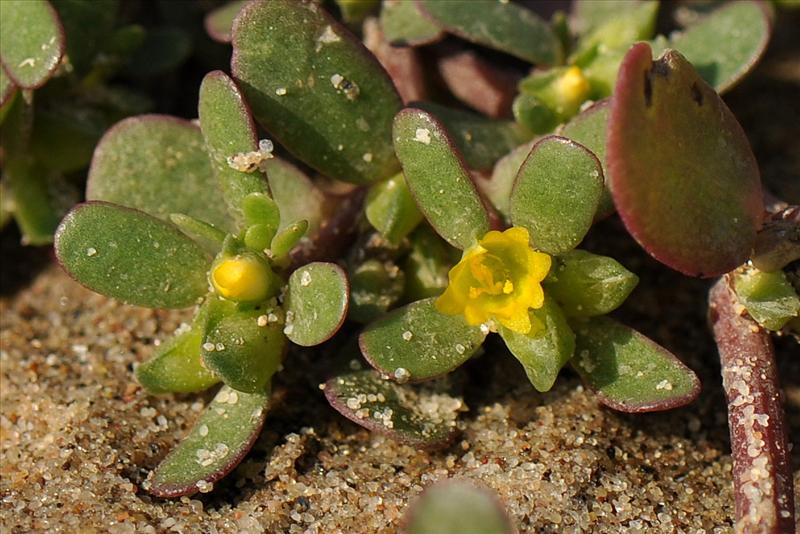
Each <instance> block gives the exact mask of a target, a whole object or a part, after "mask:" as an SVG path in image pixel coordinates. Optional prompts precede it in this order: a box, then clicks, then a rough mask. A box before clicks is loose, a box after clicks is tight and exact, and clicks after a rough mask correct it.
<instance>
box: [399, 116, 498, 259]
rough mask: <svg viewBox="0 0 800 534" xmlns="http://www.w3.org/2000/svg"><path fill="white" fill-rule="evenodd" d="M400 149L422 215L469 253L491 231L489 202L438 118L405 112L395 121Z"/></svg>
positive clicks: (404, 169)
mask: <svg viewBox="0 0 800 534" xmlns="http://www.w3.org/2000/svg"><path fill="white" fill-rule="evenodd" d="M394 147H395V151H396V152H397V157H398V158H399V159H400V162H401V164H402V165H403V174H404V175H405V178H406V183H407V184H408V187H409V189H410V190H411V193H412V194H413V195H414V198H415V200H416V201H417V205H418V206H419V208H420V211H422V213H423V214H424V215H425V218H426V219H428V222H430V224H431V226H433V228H434V229H435V230H436V232H437V233H438V234H439V235H441V236H442V237H443V238H445V239H446V240H447V241H448V242H449V243H450V244H452V245H453V246H455V247H459V248H461V249H464V248H467V247H469V246H470V245H472V244H473V243H474V242H475V240H476V239H477V238H478V237H480V236H483V234H485V233H486V232H488V231H489V215H488V213H487V212H486V208H485V207H484V205H483V201H482V200H481V197H480V195H478V191H477V190H476V188H475V184H474V183H473V182H472V179H471V178H470V175H469V172H467V169H466V167H465V166H464V163H463V161H462V159H461V154H460V153H459V152H458V150H457V149H456V148H455V146H453V142H452V141H451V138H450V135H449V134H448V132H447V130H445V128H444V126H443V125H442V123H440V122H439V120H438V119H436V118H435V117H434V116H433V115H431V114H430V113H427V112H425V111H422V110H419V109H412V108H406V109H404V110H403V111H401V112H400V113H398V114H397V117H395V120H394Z"/></svg>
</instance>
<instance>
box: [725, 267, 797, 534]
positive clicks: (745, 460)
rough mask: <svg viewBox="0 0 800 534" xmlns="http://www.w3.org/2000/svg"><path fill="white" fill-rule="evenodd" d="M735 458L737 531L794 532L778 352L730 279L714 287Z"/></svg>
mask: <svg viewBox="0 0 800 534" xmlns="http://www.w3.org/2000/svg"><path fill="white" fill-rule="evenodd" d="M709 305H710V320H711V325H712V327H713V330H714V338H715V339H716V342H717V347H718V348H719V355H720V361H721V364H722V385H723V388H724V389H725V396H726V398H727V401H728V426H729V427H730V434H731V451H732V455H733V484H734V496H735V500H736V503H735V504H736V530H737V532H744V533H751V532H759V533H791V532H794V489H793V482H792V471H791V465H790V461H789V448H788V440H787V435H786V425H785V423H784V415H783V402H782V398H781V390H780V385H779V383H778V370H777V366H776V364H775V351H774V349H773V346H772V341H771V339H770V334H769V332H767V331H766V330H764V329H763V328H761V327H760V326H759V325H758V324H757V323H756V322H755V321H753V320H752V319H751V318H750V317H749V316H747V315H746V314H745V312H744V308H743V307H742V306H741V304H739V302H738V300H737V299H736V295H735V294H734V293H733V290H732V289H731V287H730V281H729V278H728V277H727V276H725V277H723V278H722V279H720V280H719V281H718V282H717V283H716V284H715V285H714V287H713V288H712V289H711V294H710V296H709Z"/></svg>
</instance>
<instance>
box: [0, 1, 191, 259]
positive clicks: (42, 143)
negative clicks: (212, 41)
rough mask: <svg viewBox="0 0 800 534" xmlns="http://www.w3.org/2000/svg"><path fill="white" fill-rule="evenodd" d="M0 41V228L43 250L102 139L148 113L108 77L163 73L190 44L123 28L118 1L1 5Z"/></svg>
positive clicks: (137, 97) (139, 98)
mask: <svg viewBox="0 0 800 534" xmlns="http://www.w3.org/2000/svg"><path fill="white" fill-rule="evenodd" d="M0 36H2V37H0V63H2V68H0V132H1V133H2V139H1V140H0V147H1V148H2V156H0V158H2V167H3V176H2V182H0V187H2V192H3V200H2V203H0V225H5V224H6V223H7V222H8V221H10V220H12V219H13V220H15V221H16V223H17V225H18V226H19V229H20V231H21V233H22V240H23V243H25V244H31V245H44V244H49V243H51V242H52V240H53V232H54V230H55V228H56V225H57V224H58V222H59V220H60V219H61V217H62V216H63V215H64V213H65V212H66V211H67V210H68V209H69V208H70V207H71V206H72V205H74V204H75V203H76V202H77V201H78V200H79V197H80V195H79V188H81V187H82V183H83V179H84V174H83V170H84V169H85V167H86V166H87V165H88V164H89V160H90V159H91V156H92V151H93V150H94V147H95V145H96V144H97V141H98V140H99V139H100V137H101V135H102V134H103V132H104V131H105V130H106V129H107V128H108V127H109V126H110V125H111V124H113V123H115V122H117V121H119V120H120V119H122V118H124V117H126V116H129V115H133V114H138V113H143V112H145V111H146V110H147V109H148V108H149V107H150V106H151V103H150V101H149V99H148V98H146V97H145V96H143V95H142V94H141V93H139V92H136V91H134V90H131V89H128V88H122V87H120V86H117V85H116V84H114V83H113V81H112V79H113V78H114V77H115V76H116V75H117V74H119V73H125V74H126V75H128V76H133V77H140V76H145V75H151V74H162V73H164V72H165V71H167V70H169V69H171V68H173V67H174V66H176V65H177V64H179V63H180V62H181V61H183V60H184V59H185V58H186V56H187V55H188V52H189V42H188V39H187V38H186V36H184V35H183V34H180V33H176V31H166V30H162V29H160V28H153V29H151V30H148V31H146V30H145V29H144V28H142V27H141V26H139V25H136V24H128V23H126V22H125V21H124V20H122V17H121V16H120V2H119V1H118V0H95V1H90V2H87V1H81V0H53V1H52V2H48V1H47V0H8V1H4V2H2V4H0ZM154 47H155V48H154ZM156 49H157V53H155V50H156ZM164 50H167V51H168V52H167V53H165V52H164ZM154 56H157V57H158V60H157V61H152V58H153V57H154Z"/></svg>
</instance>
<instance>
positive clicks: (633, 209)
mask: <svg viewBox="0 0 800 534" xmlns="http://www.w3.org/2000/svg"><path fill="white" fill-rule="evenodd" d="M655 139H657V140H658V142H657V143H656V142H653V140H655ZM606 150H607V152H606V154H607V156H606V157H607V163H608V172H609V179H610V182H609V183H610V186H611V193H612V195H613V197H614V204H615V205H616V207H617V212H618V213H619V215H620V217H621V218H622V221H623V223H624V224H625V227H626V228H627V229H628V231H629V232H630V233H631V235H632V236H633V237H634V239H636V241H638V242H639V244H640V245H641V246H642V247H643V248H644V249H645V250H646V251H647V252H648V253H649V254H650V255H652V256H653V257H654V258H656V259H657V260H659V261H660V262H662V263H664V264H666V265H667V266H669V267H671V268H673V269H675V270H678V271H680V272H682V273H684V274H687V275H690V276H703V277H709V276H716V275H720V274H722V273H726V272H728V271H730V270H732V269H734V268H735V267H736V266H738V265H741V264H742V263H743V262H744V261H745V260H746V259H747V257H748V256H749V254H750V251H751V250H752V249H753V246H754V243H755V237H756V230H757V229H758V227H759V226H760V224H761V217H762V213H763V202H762V194H761V181H760V178H759V172H758V165H757V163H756V160H755V157H754V156H753V152H752V150H751V149H750V144H749V143H748V141H747V137H746V136H745V134H744V131H743V130H742V127H741V126H740V125H739V123H738V122H737V121H736V118H735V117H734V116H733V113H731V111H730V110H729V109H728V107H727V106H726V105H725V103H724V102H723V101H722V99H720V97H719V95H717V93H716V92H714V90H713V89H712V88H711V87H709V86H708V84H706V83H705V82H704V81H703V80H702V79H701V78H700V76H699V74H698V73H697V72H696V71H695V70H694V68H692V66H691V64H689V62H688V61H686V59H685V58H684V57H683V56H682V55H680V54H679V53H677V52H675V51H674V50H667V51H666V52H665V53H664V55H663V56H662V57H661V58H659V59H658V60H656V61H653V59H652V58H651V51H650V47H649V46H648V45H647V44H646V43H639V44H637V45H634V46H633V47H632V48H631V49H630V51H629V52H628V53H627V55H626V56H625V59H624V60H623V62H622V65H620V71H619V77H618V78H617V86H616V89H615V91H614V95H613V96H612V97H611V115H610V117H609V121H608V143H607V146H606ZM667 200H668V201H667Z"/></svg>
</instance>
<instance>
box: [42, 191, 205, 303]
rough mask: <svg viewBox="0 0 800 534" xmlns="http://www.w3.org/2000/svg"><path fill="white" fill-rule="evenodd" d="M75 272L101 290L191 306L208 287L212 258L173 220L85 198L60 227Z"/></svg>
mask: <svg viewBox="0 0 800 534" xmlns="http://www.w3.org/2000/svg"><path fill="white" fill-rule="evenodd" d="M55 251H56V255H57V256H58V260H59V262H61V265H62V266H63V267H64V269H65V270H66V271H67V272H68V273H69V275H70V276H72V277H73V278H75V279H76V280H77V281H79V282H80V283H81V284H83V285H85V286H86V287H88V288H89V289H92V290H93V291H96V292H98V293H100V294H103V295H106V296H108V297H112V298H115V299H119V300H121V301H123V302H127V303H129V304H136V305H138V306H146V307H149V308H186V307H189V306H191V305H193V304H195V303H196V301H197V299H198V298H200V297H202V296H203V295H205V294H206V292H207V291H208V280H207V278H206V274H207V272H208V268H209V266H210V264H211V258H210V256H208V255H207V254H206V253H205V251H204V250H203V249H202V248H200V246H199V245H198V244H196V243H195V242H194V241H192V240H191V239H189V238H188V237H186V236H185V235H184V234H182V233H181V232H180V231H179V230H178V229H177V228H176V227H175V226H173V225H172V224H170V223H167V222H164V221H162V220H160V219H156V218H155V217H152V216H150V215H148V214H146V213H143V212H141V211H137V210H133V209H130V208H124V207H122V206H116V205H113V204H108V203H106V202H86V203H84V204H79V205H78V206H76V207H75V208H73V209H72V211H70V212H69V213H68V214H67V215H66V217H64V220H63V221H61V224H60V225H59V227H58V230H57V231H56V236H55Z"/></svg>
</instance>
